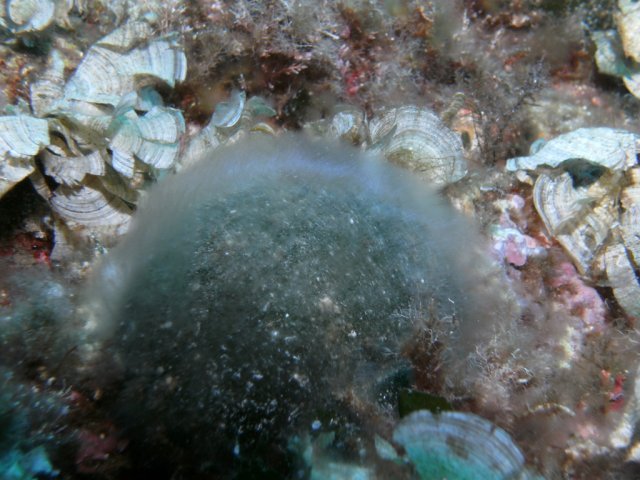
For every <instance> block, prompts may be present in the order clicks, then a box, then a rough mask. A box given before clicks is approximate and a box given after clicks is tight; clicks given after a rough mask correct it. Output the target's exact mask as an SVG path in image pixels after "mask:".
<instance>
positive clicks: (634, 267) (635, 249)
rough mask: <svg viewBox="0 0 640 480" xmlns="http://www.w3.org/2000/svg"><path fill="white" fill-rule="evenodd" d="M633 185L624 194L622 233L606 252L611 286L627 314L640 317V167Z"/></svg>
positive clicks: (633, 173)
mask: <svg viewBox="0 0 640 480" xmlns="http://www.w3.org/2000/svg"><path fill="white" fill-rule="evenodd" d="M628 179H629V180H630V182H631V183H630V185H629V186H628V187H626V188H624V189H623V190H622V193H621V194H620V205H621V207H622V213H621V214H620V221H619V223H618V225H617V227H616V232H617V233H618V236H617V238H616V241H615V242H612V244H611V245H609V246H608V247H607V249H606V251H605V253H604V267H605V270H606V275H607V280H608V286H610V287H611V288H612V289H613V294H614V295H615V297H616V300H617V301H618V303H619V304H620V306H621V307H622V308H624V310H625V311H626V312H627V314H629V315H631V316H634V317H640V283H639V280H638V278H639V277H638V273H640V272H638V269H639V267H640V167H636V168H633V169H631V170H630V171H629V172H628Z"/></svg>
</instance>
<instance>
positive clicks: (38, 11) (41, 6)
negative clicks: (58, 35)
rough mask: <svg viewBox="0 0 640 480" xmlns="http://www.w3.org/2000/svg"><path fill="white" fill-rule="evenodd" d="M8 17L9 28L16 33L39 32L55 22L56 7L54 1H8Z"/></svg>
mask: <svg viewBox="0 0 640 480" xmlns="http://www.w3.org/2000/svg"><path fill="white" fill-rule="evenodd" d="M5 8H6V15H7V17H8V19H9V20H10V24H9V28H10V29H11V30H12V31H14V32H16V33H21V32H38V31H40V30H44V29H45V28H47V27H48V26H49V25H50V24H51V22H53V19H54V15H55V10H56V5H55V2H54V1H53V0H8V1H7V2H6V7H5Z"/></svg>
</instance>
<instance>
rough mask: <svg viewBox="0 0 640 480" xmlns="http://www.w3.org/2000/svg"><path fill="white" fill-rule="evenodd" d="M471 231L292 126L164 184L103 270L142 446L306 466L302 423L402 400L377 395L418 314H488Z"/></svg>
mask: <svg viewBox="0 0 640 480" xmlns="http://www.w3.org/2000/svg"><path fill="white" fill-rule="evenodd" d="M470 238H473V237H472V229H471V228H469V226H468V225H467V224H466V222H464V221H462V219H461V218H459V217H458V216H456V215H455V213H454V211H453V210H452V209H451V208H450V207H448V206H446V205H445V203H444V202H443V201H442V200H441V199H440V198H439V197H438V196H437V195H435V194H434V193H433V192H431V191H430V190H429V189H428V188H427V187H425V185H424V184H423V183H421V182H419V181H418V180H416V179H415V178H412V177H411V175H410V174H409V173H407V172H404V171H402V170H400V169H398V168H396V167H394V166H392V165H389V164H387V163H384V162H383V161H382V160H381V159H378V158H376V157H368V156H366V155H363V154H361V153H359V152H357V151H356V150H347V149H345V148H344V147H340V146H338V145H334V144H324V143H309V142H307V141H305V140H302V139H301V138H298V137H293V136H291V137H285V138H284V139H280V140H273V139H263V140H257V141H256V140H253V141H249V142H246V143H245V144H243V145H241V146H236V147H232V148H226V149H222V150H218V151H216V152H214V153H213V154H211V155H210V156H205V157H204V158H203V159H202V160H201V161H200V162H199V163H198V164H197V165H195V166H194V167H192V168H190V169H187V170H186V171H184V172H182V173H180V174H179V175H177V176H175V177H173V178H170V179H167V180H165V181H164V182H162V183H161V184H160V185H159V186H158V187H157V188H156V189H155V190H153V191H152V192H151V193H150V195H149V197H148V199H147V201H146V203H145V204H144V205H143V206H142V208H141V211H140V212H139V215H138V217H137V218H136V221H135V222H134V224H133V226H132V230H131V231H130V233H129V235H128V236H127V237H126V238H125V239H124V241H123V242H122V244H121V245H120V246H119V247H118V248H116V249H115V250H114V251H113V252H112V253H111V255H110V256H109V257H107V259H106V261H105V262H104V264H103V266H102V268H101V270H100V271H99V274H98V278H97V281H96V282H95V283H96V285H97V286H96V287H95V289H96V293H95V295H96V296H97V297H100V299H101V301H102V308H101V310H102V319H101V322H102V323H103V326H104V327H105V328H103V330H102V332H103V334H104V335H107V336H108V337H110V340H111V341H112V343H113V345H114V347H113V348H114V350H115V354H116V355H117V356H118V357H120V358H122V360H123V363H124V365H125V369H126V372H127V373H126V380H125V382H124V386H123V389H122V392H123V393H122V394H121V395H120V398H119V400H118V402H117V404H118V407H117V410H118V416H119V417H120V418H121V419H122V423H123V425H125V426H127V428H128V434H129V435H131V437H132V438H134V439H136V438H137V439H138V440H137V441H134V442H133V443H132V445H133V448H141V449H145V450H147V453H148V455H151V457H152V460H151V463H152V464H155V465H156V466H158V465H161V464H163V463H165V462H166V463H168V464H173V465H175V463H174V462H177V463H178V464H180V463H183V462H184V463H189V464H190V465H192V466H194V468H197V469H204V470H212V471H218V473H221V472H224V471H228V469H229V468H230V466H231V465H232V464H233V465H234V468H240V469H241V470H242V468H245V467H244V466H243V465H245V464H248V465H250V466H249V467H246V468H249V469H254V468H257V469H258V471H265V472H268V471H277V472H280V473H291V472H287V469H288V468H291V465H289V464H287V462H285V461H284V460H282V458H281V457H286V456H287V455H288V454H287V449H286V440H287V438H288V437H290V436H291V435H292V434H296V433H299V432H301V431H304V430H307V429H308V428H309V425H311V424H312V423H313V422H314V421H316V420H320V421H321V423H322V424H323V425H330V426H331V428H332V429H333V430H334V431H337V432H339V434H342V435H345V436H346V437H349V436H350V435H351V436H353V435H354V432H357V431H358V430H359V428H360V425H359V423H360V420H357V417H358V415H357V408H355V407H354V404H362V403H367V402H369V403H371V405H372V408H374V409H378V410H379V412H382V411H383V410H384V409H385V408H387V409H389V408H390V406H389V405H386V406H385V405H383V404H381V403H380V402H379V401H377V400H376V399H375V398H374V397H375V395H373V394H371V392H372V390H373V387H374V386H373V383H375V378H376V376H378V377H379V376H380V375H382V374H383V373H384V372H385V371H388V372H391V371H393V370H394V369H397V368H398V367H399V366H401V365H402V364H403V360H402V359H401V357H400V354H399V352H400V348H401V345H402V344H403V342H405V341H407V340H408V339H409V337H410V336H411V334H412V331H413V329H414V327H415V325H414V322H416V321H417V319H416V318H413V317H412V316H411V315H406V312H409V311H418V310H421V309H426V308H427V307H429V309H430V311H431V312H432V314H434V315H437V317H439V318H443V319H449V321H451V319H456V321H463V322H467V321H468V322H470V325H473V322H477V321H478V318H479V317H480V315H478V312H474V315H473V316H472V315H470V313H471V310H472V305H471V303H472V301H471V298H470V295H469V294H468V293H467V285H465V281H464V280H463V277H462V275H461V268H462V264H463V263H464V262H461V261H460V260H461V258H462V257H465V255H464V254H463V253H462V252H464V251H465V247H463V245H464V244H466V243H467V242H468V241H469V239H470ZM472 328H473V327H472ZM355 399H357V401H355ZM316 425H317V423H316ZM143 439H145V440H144V441H143ZM135 445H137V447H136V446H135ZM176 447H178V448H176ZM164 452H171V455H174V456H175V455H176V452H181V453H180V454H179V455H178V456H179V458H172V457H171V455H168V454H166V453H164ZM146 458H149V457H148V456H147V457H146ZM274 459H275V460H274ZM283 462H284V463H283ZM256 464H257V465H258V466H257V467H256ZM238 465H240V466H238ZM283 465H285V466H283ZM287 465H288V466H287ZM245 466H246V465H245ZM236 473H237V472H236Z"/></svg>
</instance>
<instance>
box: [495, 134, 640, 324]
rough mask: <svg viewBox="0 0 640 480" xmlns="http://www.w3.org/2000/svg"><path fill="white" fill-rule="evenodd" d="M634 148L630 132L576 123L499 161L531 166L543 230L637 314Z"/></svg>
mask: <svg viewBox="0 0 640 480" xmlns="http://www.w3.org/2000/svg"><path fill="white" fill-rule="evenodd" d="M638 154H640V136H638V135H636V134H634V133H631V132H627V131H624V130H616V129H610V128H582V129H578V130H575V131H573V132H569V133H567V134H564V135H560V136H559V137H557V138H555V139H553V140H551V141H549V142H548V143H546V144H544V145H543V146H542V147H541V148H540V149H539V150H538V151H537V152H535V153H534V154H533V155H531V156H529V157H520V158H513V159H511V160H509V162H508V163H507V169H508V170H512V171H529V172H533V173H534V175H535V176H536V178H535V183H534V188H533V196H534V204H535V207H536V210H537V212H538V214H539V215H540V217H541V218H542V220H543V222H544V224H545V226H546V228H547V231H548V232H549V234H551V235H552V236H553V237H554V238H555V239H556V240H557V241H558V242H559V243H560V244H561V245H562V246H563V247H564V249H565V251H566V252H567V254H568V255H569V256H570V257H571V258H572V260H573V263H574V264H575V266H576V268H577V269H578V270H579V271H580V273H581V274H582V275H584V276H586V277H589V278H591V279H592V280H593V281H594V282H599V283H600V284H602V285H605V286H608V287H611V288H612V290H613V293H614V295H615V297H616V300H617V301H618V303H619V304H620V306H621V307H622V308H624V309H625V311H626V312H627V313H628V314H629V315H631V316H634V317H638V316H640V284H639V282H638V278H640V277H639V275H638V274H639V273H640V272H639V271H638V270H639V268H638V265H639V262H640V165H638V160H637V158H638ZM581 175H584V176H586V181H580V180H579V178H578V177H580V176H581ZM523 178H524V177H523ZM603 276H604V279H602V277H603Z"/></svg>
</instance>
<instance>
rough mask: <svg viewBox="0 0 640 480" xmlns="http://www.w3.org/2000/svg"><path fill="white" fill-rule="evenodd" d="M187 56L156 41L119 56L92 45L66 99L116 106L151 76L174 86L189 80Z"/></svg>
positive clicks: (69, 85) (180, 50) (71, 80)
mask: <svg viewBox="0 0 640 480" xmlns="http://www.w3.org/2000/svg"><path fill="white" fill-rule="evenodd" d="M186 72H187V70H186V56H185V54H184V51H183V50H182V48H181V47H179V46H177V45H176V44H175V42H172V41H167V40H156V41H152V42H150V43H149V44H148V45H147V46H146V47H139V48H135V49H133V50H131V51H129V52H127V53H119V52H116V51H113V50H111V49H109V48H106V47H102V46H93V47H91V49H89V52H87V55H86V57H85V59H84V60H83V62H82V63H81V64H80V65H79V66H78V68H77V70H76V71H75V73H74V74H73V75H72V76H71V78H70V79H69V81H68V82H67V85H66V88H65V98H66V99H67V100H74V99H75V100H82V101H85V102H92V103H103V104H110V105H114V106H115V105H117V104H118V103H119V102H120V99H121V98H122V97H123V96H124V95H126V94H128V93H130V92H132V91H135V90H137V89H138V88H139V87H141V86H143V85H141V82H142V80H141V78H143V77H147V78H148V77H151V78H155V79H158V80H161V81H163V82H165V83H166V84H167V85H169V86H170V87H173V86H174V85H175V83H176V82H180V81H182V80H184V79H185V77H186Z"/></svg>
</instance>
